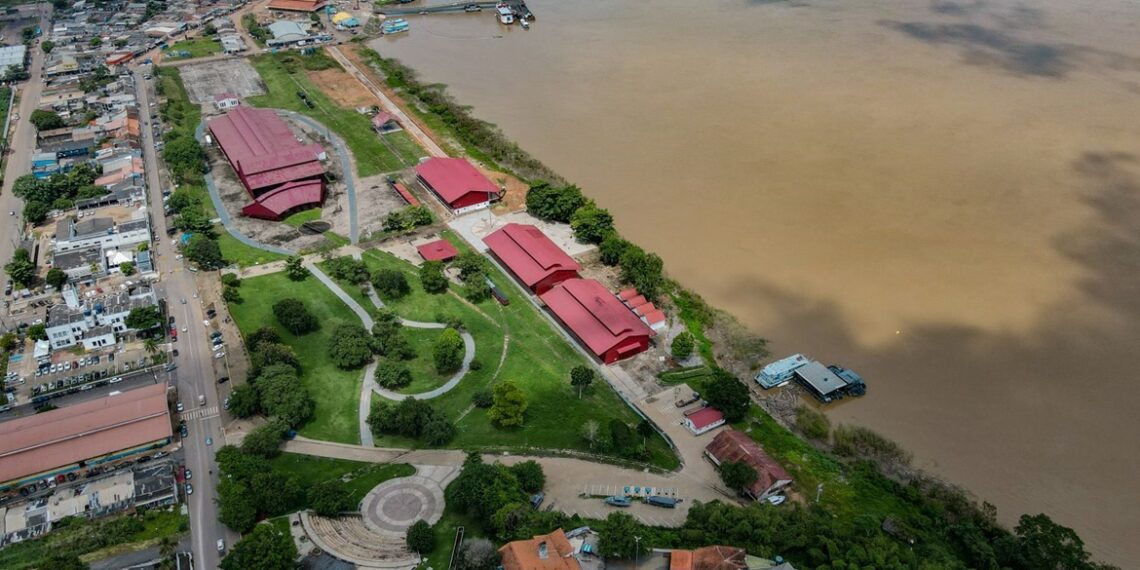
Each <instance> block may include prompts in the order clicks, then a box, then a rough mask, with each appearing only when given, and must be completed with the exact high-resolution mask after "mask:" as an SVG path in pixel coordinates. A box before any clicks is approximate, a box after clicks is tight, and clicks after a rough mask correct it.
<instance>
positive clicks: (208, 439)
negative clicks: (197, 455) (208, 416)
mask: <svg viewBox="0 0 1140 570" xmlns="http://www.w3.org/2000/svg"><path fill="white" fill-rule="evenodd" d="M206 445H214V438H212V437H210V436H206Z"/></svg>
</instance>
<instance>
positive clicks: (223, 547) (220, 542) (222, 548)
mask: <svg viewBox="0 0 1140 570" xmlns="http://www.w3.org/2000/svg"><path fill="white" fill-rule="evenodd" d="M225 550H226V541H225V540H224V539H221V538H219V539H218V552H225Z"/></svg>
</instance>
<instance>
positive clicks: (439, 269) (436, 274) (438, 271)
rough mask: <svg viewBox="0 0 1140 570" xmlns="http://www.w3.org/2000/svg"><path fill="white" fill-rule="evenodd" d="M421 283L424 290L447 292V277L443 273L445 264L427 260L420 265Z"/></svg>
mask: <svg viewBox="0 0 1140 570" xmlns="http://www.w3.org/2000/svg"><path fill="white" fill-rule="evenodd" d="M420 285H421V286H423V288H424V291H426V292H428V293H432V294H435V295H438V294H440V293H445V292H447V277H446V276H445V275H444V274H443V264H442V263H440V262H438V261H425V262H424V264H423V265H421V266H420Z"/></svg>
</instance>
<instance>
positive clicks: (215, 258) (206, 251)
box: [182, 228, 225, 269]
mask: <svg viewBox="0 0 1140 570" xmlns="http://www.w3.org/2000/svg"><path fill="white" fill-rule="evenodd" d="M184 229H185V228H184ZM182 252H183V254H185V255H186V259H189V260H190V261H193V262H194V263H196V264H197V265H198V267H199V268H201V269H218V268H219V267H222V266H223V265H225V261H224V260H223V259H222V250H221V248H219V247H218V242H217V241H215V240H213V239H211V238H210V236H209V235H207V234H203V233H196V234H194V235H192V236H190V241H189V242H187V243H186V246H185V247H184V248H183V249H182Z"/></svg>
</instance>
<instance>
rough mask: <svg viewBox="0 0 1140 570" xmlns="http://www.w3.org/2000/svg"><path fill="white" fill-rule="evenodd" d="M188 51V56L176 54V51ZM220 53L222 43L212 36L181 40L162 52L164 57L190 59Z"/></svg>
mask: <svg viewBox="0 0 1140 570" xmlns="http://www.w3.org/2000/svg"><path fill="white" fill-rule="evenodd" d="M183 51H185V52H190V56H189V57H182V56H179V55H177V52H183ZM219 53H222V43H221V42H219V41H215V40H214V38H211V37H204V38H194V39H189V40H182V41H180V42H177V43H175V44H174V45H171V46H170V47H169V48H167V49H166V51H164V52H163V58H164V59H171V60H179V59H190V58H195V57H207V56H211V55H217V54H219Z"/></svg>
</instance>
